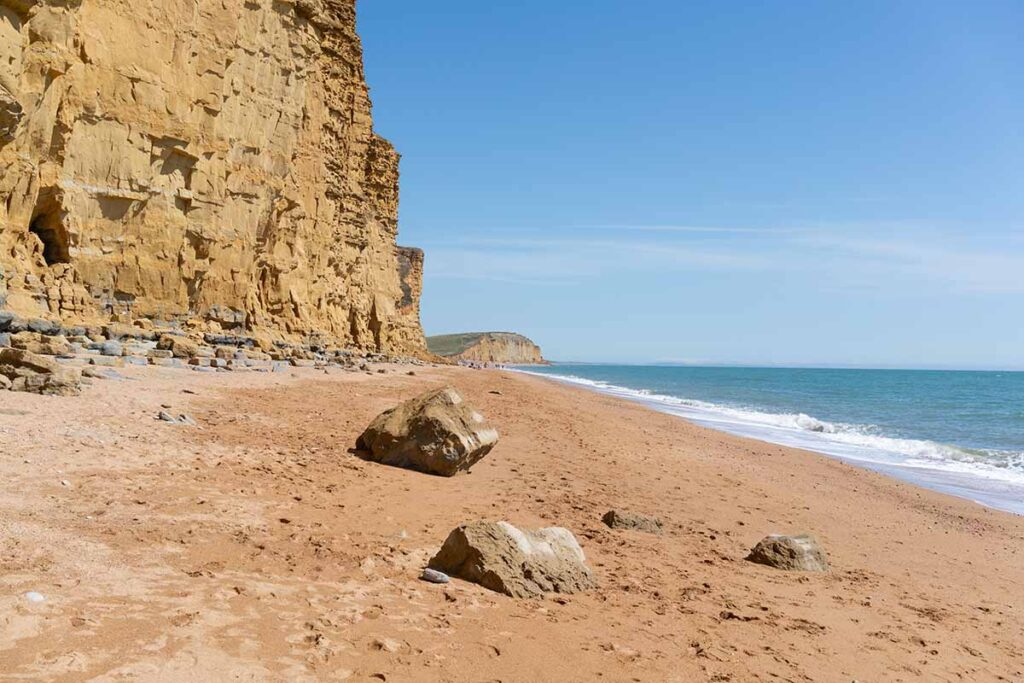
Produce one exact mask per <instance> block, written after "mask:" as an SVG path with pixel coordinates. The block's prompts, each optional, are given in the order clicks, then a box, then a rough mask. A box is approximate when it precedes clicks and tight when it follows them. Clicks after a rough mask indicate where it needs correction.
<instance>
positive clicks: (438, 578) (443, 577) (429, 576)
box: [420, 569, 451, 583]
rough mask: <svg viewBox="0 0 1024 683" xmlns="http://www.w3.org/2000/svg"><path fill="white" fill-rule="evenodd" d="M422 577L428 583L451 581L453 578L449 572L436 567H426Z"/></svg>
mask: <svg viewBox="0 0 1024 683" xmlns="http://www.w3.org/2000/svg"><path fill="white" fill-rule="evenodd" d="M420 578H421V579H423V580H424V581H426V582H427V583H448V582H449V581H451V578H450V577H449V576H448V575H447V574H445V573H444V572H439V571H437V570H436V569H424V570H423V574H421V575H420Z"/></svg>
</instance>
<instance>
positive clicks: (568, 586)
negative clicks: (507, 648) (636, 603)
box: [428, 522, 595, 598]
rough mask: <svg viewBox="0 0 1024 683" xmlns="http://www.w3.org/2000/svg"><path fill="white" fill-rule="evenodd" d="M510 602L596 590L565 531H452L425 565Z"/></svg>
mask: <svg viewBox="0 0 1024 683" xmlns="http://www.w3.org/2000/svg"><path fill="white" fill-rule="evenodd" d="M428 566H429V568H430V569H433V570H435V571H439V572H444V573H445V574H448V575H449V576H457V577H459V578H461V579H465V580H466V581H470V582H472V583H476V584H479V585H481V586H483V587H484V588H487V589H489V590H492V591H495V592H498V593H504V594H505V595H509V596H511V597H514V598H536V597H540V596H542V595H543V594H545V593H577V592H580V591H585V590H589V589H590V588H593V587H594V585H595V582H594V577H593V574H592V573H591V571H590V568H589V567H588V566H587V564H586V557H585V556H584V554H583V549H582V548H580V545H579V543H578V542H577V541H576V537H575V536H573V535H572V533H571V532H570V531H569V530H568V529H563V528H560V527H552V528H549V529H539V530H537V531H526V530H521V529H517V528H516V527H514V526H512V525H511V524H509V523H508V522H475V523H472V524H466V525H463V526H460V527H459V528H457V529H455V530H454V531H452V532H451V533H450V534H449V535H448V539H447V540H446V541H445V542H444V546H442V548H441V550H440V551H439V552H438V553H437V555H435V556H434V557H433V558H432V559H431V560H430V563H429V564H428Z"/></svg>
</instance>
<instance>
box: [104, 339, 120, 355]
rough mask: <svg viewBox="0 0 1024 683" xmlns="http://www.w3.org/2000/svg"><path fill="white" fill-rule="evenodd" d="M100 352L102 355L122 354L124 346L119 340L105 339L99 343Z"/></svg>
mask: <svg viewBox="0 0 1024 683" xmlns="http://www.w3.org/2000/svg"><path fill="white" fill-rule="evenodd" d="M100 353H101V354H102V355H104V356H121V355H123V354H124V347H123V346H121V342H117V341H106V342H103V343H102V344H100Z"/></svg>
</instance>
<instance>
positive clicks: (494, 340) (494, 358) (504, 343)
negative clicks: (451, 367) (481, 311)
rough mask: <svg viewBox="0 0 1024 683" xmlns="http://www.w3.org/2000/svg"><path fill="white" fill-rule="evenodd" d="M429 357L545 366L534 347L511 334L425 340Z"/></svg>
mask: <svg viewBox="0 0 1024 683" xmlns="http://www.w3.org/2000/svg"><path fill="white" fill-rule="evenodd" d="M427 348H428V349H430V352H431V353H434V354H437V355H438V356H442V357H444V358H449V359H451V360H460V361H473V362H478V363H500V364H503V365H547V364H548V362H547V361H546V360H544V354H543V353H542V352H541V349H540V347H539V346H537V344H535V343H534V342H533V341H531V340H530V339H527V338H526V337H524V336H523V335H521V334H516V333H514V332H466V333H463V334H445V335H439V336H436V337H427Z"/></svg>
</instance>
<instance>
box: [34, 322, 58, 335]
mask: <svg viewBox="0 0 1024 683" xmlns="http://www.w3.org/2000/svg"><path fill="white" fill-rule="evenodd" d="M28 330H29V332H36V333H38V334H45V335H48V336H52V335H55V334H60V323H58V322H55V321H53V320H44V319H43V318H33V319H31V320H29V321H28Z"/></svg>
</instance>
